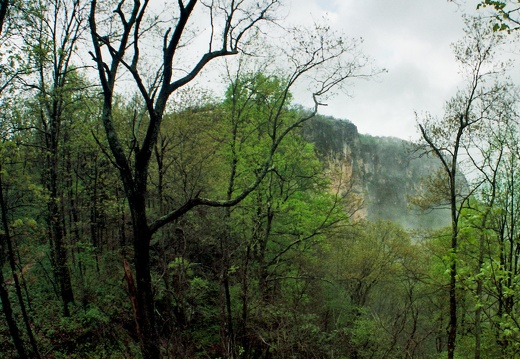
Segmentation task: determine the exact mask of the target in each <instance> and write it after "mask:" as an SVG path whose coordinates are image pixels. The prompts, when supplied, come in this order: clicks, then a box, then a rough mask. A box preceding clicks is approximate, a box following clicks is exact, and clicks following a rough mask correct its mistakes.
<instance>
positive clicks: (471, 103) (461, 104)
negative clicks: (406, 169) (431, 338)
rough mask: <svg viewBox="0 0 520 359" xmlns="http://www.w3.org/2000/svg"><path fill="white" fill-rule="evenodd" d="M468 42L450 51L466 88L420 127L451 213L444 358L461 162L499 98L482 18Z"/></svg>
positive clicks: (453, 311)
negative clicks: (437, 166)
mask: <svg viewBox="0 0 520 359" xmlns="http://www.w3.org/2000/svg"><path fill="white" fill-rule="evenodd" d="M465 31H466V37H465V39H464V40H463V41H461V42H460V43H458V44H456V45H455V46H454V52H455V56H456V57H457V60H458V61H459V63H460V64H461V68H462V72H463V74H464V75H465V76H466V78H465V81H466V82H465V87H464V88H463V89H461V90H460V91H459V92H458V93H457V95H456V96H455V97H453V98H452V99H451V100H450V101H448V103H447V105H446V113H445V116H444V118H443V119H442V120H440V121H435V120H434V119H433V118H431V117H427V118H425V119H423V120H422V121H418V122H419V129H420V132H421V136H422V144H423V146H424V147H423V151H424V152H425V153H432V154H433V155H434V156H435V157H437V158H438V159H439V161H440V162H441V173H442V178H444V179H445V181H446V182H447V185H446V187H445V191H446V192H445V193H444V195H445V198H446V199H447V203H448V206H449V208H450V213H451V245H450V264H449V277H450V281H449V286H448V288H449V323H448V328H447V332H448V342H447V347H448V358H450V359H453V358H454V355H455V343H456V338H457V299H458V298H457V292H456V288H457V252H458V249H459V231H460V226H459V224H460V222H459V220H460V215H461V212H462V210H463V208H464V207H465V206H466V205H467V200H468V198H469V197H470V195H471V194H472V191H473V190H475V188H464V187H466V186H465V180H464V173H463V170H462V169H461V168H460V164H461V161H463V159H467V158H468V156H469V155H470V146H469V144H470V142H471V141H470V140H471V135H472V132H473V131H474V129H475V128H477V127H478V126H479V124H480V123H482V122H484V121H487V120H488V117H487V113H488V112H487V108H489V107H490V106H491V105H492V104H493V103H494V102H495V101H496V100H497V98H498V97H500V95H501V94H502V92H501V91H499V89H500V87H496V86H489V85H487V83H486V82H487V81H488V79H489V78H490V77H493V76H494V75H497V73H498V72H499V71H498V70H497V68H495V67H494V66H493V55H494V51H495V50H496V48H497V46H498V45H499V44H500V36H499V35H498V34H493V33H492V32H490V31H489V29H485V28H484V27H483V26H482V24H481V20H480V19H468V20H467V27H466V30H465Z"/></svg>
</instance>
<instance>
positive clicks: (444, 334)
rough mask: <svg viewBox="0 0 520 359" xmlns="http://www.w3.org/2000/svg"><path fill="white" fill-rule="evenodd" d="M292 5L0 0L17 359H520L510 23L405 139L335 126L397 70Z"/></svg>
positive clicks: (5, 323)
mask: <svg viewBox="0 0 520 359" xmlns="http://www.w3.org/2000/svg"><path fill="white" fill-rule="evenodd" d="M484 3H485V4H486V5H488V6H492V7H493V8H495V11H497V12H498V14H502V15H503V14H504V13H503V11H504V8H505V7H504V6H505V5H504V4H502V3H501V2H490V1H486V2H484ZM501 4H502V5H504V6H501ZM281 5H282V4H281V3H279V2H278V1H277V0H261V1H248V0H245V1H224V0H222V1H206V2H201V3H199V2H197V1H196V0H189V1H181V0H179V1H173V2H171V3H167V4H165V5H164V6H165V7H164V9H163V8H160V9H159V8H156V7H154V6H156V3H155V2H154V4H152V3H149V2H148V1H142V2H140V1H137V0H136V1H103V2H98V1H95V0H92V1H83V0H77V1H69V0H51V1H20V0H0V309H1V316H2V320H1V321H0V357H2V358H146V359H156V358H229V359H231V358H244V359H245V358H251V359H253V358H258V359H261V358H262V359H268V358H445V357H448V358H449V359H453V358H455V357H457V358H469V357H471V358H504V359H505V358H515V357H518V356H519V355H520V324H519V323H520V318H519V315H520V313H519V310H518V301H519V298H518V296H519V293H520V292H519V288H518V286H519V283H520V267H519V259H520V247H519V240H518V239H519V238H520V237H519V235H520V232H519V226H518V225H517V224H518V223H517V218H519V215H520V210H519V208H520V207H519V206H518V203H519V200H518V197H517V196H516V195H517V194H518V193H519V191H518V183H519V182H518V180H517V176H518V171H517V169H518V159H519V158H520V152H519V149H518V142H519V135H518V108H517V102H518V96H517V94H518V90H517V88H516V86H515V84H514V83H512V82H511V81H510V80H509V79H508V78H507V77H506V76H505V70H507V69H508V67H509V66H512V65H510V64H509V63H507V64H502V63H501V62H500V61H498V60H497V57H494V56H493V55H494V54H495V52H496V51H500V47H499V46H500V45H501V44H502V43H503V42H504V41H505V39H506V38H507V31H505V32H500V31H498V30H500V29H502V30H507V29H509V26H514V24H518V22H514V21H513V20H514V18H512V17H511V16H513V15H514V14H515V12H512V13H508V16H507V17H505V16H501V17H499V18H498V20H497V21H502V23H500V22H499V24H497V25H496V26H493V25H492V24H491V25H490V24H489V22H488V21H487V20H486V21H484V20H482V19H473V18H469V17H468V19H467V28H466V36H465V37H464V38H463V39H462V40H461V41H460V42H459V43H457V44H455V45H454V47H453V49H454V52H455V58H456V59H457V61H458V62H459V63H460V66H461V76H462V81H463V85H462V86H461V88H460V90H459V91H458V92H457V93H455V94H454V95H453V98H451V99H447V102H446V105H445V115H444V116H442V117H441V118H436V117H435V116H432V115H429V114H427V113H426V114H421V115H417V118H416V120H417V124H418V131H419V133H418V140H417V141H416V142H415V143H408V142H405V141H402V140H398V139H395V138H382V137H371V136H369V135H360V134H358V132H357V129H356V127H355V126H354V125H353V124H351V123H350V122H348V121H341V120H337V119H334V118H330V117H323V116H321V115H319V111H320V110H321V109H322V108H323V106H324V105H325V104H326V100H327V99H328V98H330V96H332V95H334V94H337V93H338V92H339V93H341V90H342V89H346V88H349V86H350V85H351V83H352V80H354V79H356V78H363V79H366V78H370V77H372V76H374V75H377V74H379V73H380V72H381V70H379V69H377V68H374V67H373V66H372V63H371V62H370V60H369V59H368V58H367V57H366V56H365V55H363V54H362V51H361V48H360V46H361V41H360V40H359V39H355V38H354V39H351V38H348V37H345V36H343V35H342V34H338V33H335V32H334V31H332V30H331V28H330V27H329V26H327V24H323V23H322V24H320V23H316V24H315V25H314V26H313V27H307V26H306V27H299V28H298V27H295V28H293V27H290V26H289V24H284V23H283V22H282V21H279V17H278V15H279V14H280V13H281V12H282V11H283V8H282V7H281ZM511 21H513V22H511ZM282 25H283V26H282ZM493 27H494V30H495V31H493ZM275 34H276V36H274V35H275ZM274 39H276V41H275V40H274ZM201 43H202V45H201ZM217 78H218V79H219V80H217ZM216 81H221V82H222V83H223V84H224V86H223V89H222V90H218V89H215V88H213V89H209V88H208V87H209V86H208V87H206V86H205V85H208V84H211V83H212V82H216ZM219 91H220V92H219ZM296 92H298V93H299V95H301V93H302V92H305V94H306V95H307V96H308V98H309V101H310V102H309V103H311V104H313V105H312V106H311V107H310V108H305V109H304V108H303V107H302V106H301V105H299V104H297V103H296V102H295V101H294V99H293V93H296ZM345 117H346V118H348V117H349V115H348V114H345Z"/></svg>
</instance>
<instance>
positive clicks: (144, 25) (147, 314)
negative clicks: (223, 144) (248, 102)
mask: <svg viewBox="0 0 520 359" xmlns="http://www.w3.org/2000/svg"><path fill="white" fill-rule="evenodd" d="M279 5H280V4H279V1H278V0H261V1H225V0H214V1H204V2H202V1H201V2H198V1H196V0H189V1H182V0H179V1H177V2H173V3H168V4H166V5H165V9H166V10H165V11H163V12H162V13H161V14H154V13H153V9H152V8H150V3H149V1H143V2H140V1H138V0H135V1H133V2H130V3H127V2H125V1H120V2H118V3H117V4H113V6H114V10H113V12H109V11H108V9H107V8H103V7H104V6H105V4H103V5H101V4H100V3H98V1H96V0H93V1H92V2H91V11H90V28H91V34H92V44H93V51H92V53H91V55H92V58H93V60H94V61H95V63H96V65H97V70H98V74H99V79H100V82H101V86H102V90H103V114H102V120H103V124H104V127H105V131H106V135H107V139H108V142H109V146H110V150H111V153H112V156H113V160H114V163H115V164H116V166H117V168H118V170H119V172H120V176H121V180H122V182H123V184H124V188H125V193H126V197H127V200H128V204H129V207H130V212H131V218H132V227H133V236H134V237H133V248H134V265H135V275H136V282H137V291H136V296H137V298H136V299H137V300H136V303H137V308H136V316H137V318H136V321H137V323H138V336H139V340H140V344H141V349H142V352H143V356H144V357H145V358H158V357H160V343H159V339H158V336H157V335H156V329H155V313H154V304H153V303H154V301H153V290H152V285H151V268H150V253H149V251H150V240H151V238H152V236H153V234H154V233H156V232H157V231H158V230H159V229H160V228H162V227H163V226H165V225H167V224H168V223H171V222H173V221H175V220H176V219H178V218H179V217H181V216H183V215H184V214H185V213H187V212H188V211H190V210H191V209H193V208H194V207H196V206H201V205H205V206H214V207H229V206H233V205H236V204H237V203H239V202H240V201H242V200H243V199H244V198H245V197H246V196H247V195H248V194H250V193H251V192H252V191H253V190H254V189H255V188H256V187H257V186H258V185H259V183H260V182H261V181H262V179H263V178H264V177H265V176H266V175H267V173H269V172H270V171H271V170H272V163H273V156H274V154H275V152H276V150H277V148H278V146H279V144H280V142H281V141H282V140H283V138H284V137H285V136H286V135H287V134H288V133H289V132H290V131H291V130H292V129H294V128H295V127H297V126H299V125H300V124H302V123H303V122H305V121H307V120H308V119H310V118H312V116H313V115H314V113H315V112H316V111H317V108H318V105H319V102H318V101H319V99H320V97H321V96H323V95H325V94H327V93H328V92H329V91H330V90H332V89H333V88H336V87H338V86H339V85H341V83H342V81H343V80H345V79H346V78H349V77H354V76H359V75H361V74H360V69H361V68H362V67H363V66H364V65H366V61H365V58H364V57H362V56H360V55H359V53H358V52H357V43H355V42H354V43H350V42H346V41H344V40H343V39H341V38H334V37H331V33H330V30H329V29H328V28H325V27H321V28H320V27H318V28H317V29H315V31H311V32H306V33H303V34H302V32H301V30H300V31H293V32H289V33H287V35H288V36H287V37H286V38H290V39H291V42H290V47H285V48H284V49H283V50H282V49H280V50H279V51H280V52H279V53H276V54H273V53H271V54H264V55H267V56H271V57H276V56H279V55H280V56H285V59H286V60H287V62H286V63H287V64H288V70H287V73H288V74H289V75H288V76H287V78H286V86H285V90H284V93H285V94H284V97H283V98H282V101H281V102H280V104H279V107H278V109H277V111H275V112H273V116H274V117H273V120H272V121H271V123H272V127H271V131H270V132H269V133H268V134H267V135H268V136H269V138H270V141H271V145H270V149H269V151H268V153H267V154H266V155H265V158H264V159H263V161H262V165H261V166H260V168H258V169H257V170H256V171H255V177H254V180H252V182H251V183H250V184H249V185H248V186H246V187H245V188H243V190H242V191H241V192H240V193H236V194H234V195H233V197H232V198H225V199H210V198H205V197H203V196H202V195H201V193H195V194H194V195H193V196H191V197H190V198H188V199H187V200H185V201H184V203H183V204H182V205H180V206H179V207H177V208H176V209H174V210H172V211H170V212H169V213H164V214H162V215H161V216H159V217H158V218H149V212H148V210H147V207H146V196H147V186H148V168H149V164H150V158H151V155H152V153H153V149H154V148H155V145H156V143H157V139H158V134H159V132H160V129H161V123H162V121H163V117H164V114H165V111H166V109H167V104H168V101H169V100H170V98H171V96H172V94H174V93H175V92H176V91H177V90H178V89H180V88H181V87H183V86H185V85H186V84H188V83H190V82H192V81H193V80H195V79H196V78H198V77H201V74H202V72H201V71H202V70H203V69H204V68H205V67H207V65H208V64H209V63H210V62H212V61H213V60H215V59H218V58H222V57H228V56H232V55H236V54H239V53H241V52H244V51H245V49H246V48H247V44H248V42H249V41H250V40H251V39H252V37H253V36H262V32H258V31H256V30H257V29H258V28H259V27H260V26H261V25H263V24H264V25H267V24H271V23H272V22H273V21H274V15H275V14H276V11H278V8H279ZM103 16H104V17H103ZM164 24H166V28H165V29H164V30H162V36H160V37H161V38H160V39H159V42H158V44H157V45H156V47H154V43H153V40H154V37H153V33H154V31H155V33H157V32H158V31H159V30H160V29H161V26H163V25H164ZM205 25H206V26H207V27H206V28H205V30H202V31H201V34H199V35H198V36H197V37H196V39H195V38H194V36H193V34H194V31H196V30H195V29H194V27H197V26H198V27H203V29H204V26H205ZM199 32H200V31H199ZM305 35H308V36H305ZM203 36H206V37H205V40H204V41H205V49H204V47H202V49H203V50H202V51H200V49H201V47H197V44H196V42H198V41H200V38H201V37H203ZM195 40H196V41H195ZM271 40H272V39H271ZM158 48H160V52H161V54H160V56H159V57H160V59H161V60H160V61H158V63H157V64H153V61H152V58H151V57H150V56H147V54H146V51H148V50H147V49H149V50H150V51H153V49H158ZM196 53H198V55H193V54H196ZM153 65H155V67H154V66H153ZM183 66H184V67H183ZM150 69H152V70H150ZM147 71H148V72H147ZM150 71H151V73H152V76H151V79H152V80H151V81H149V82H147V81H146V78H147V74H150ZM304 75H312V79H311V81H310V83H311V84H313V85H314V86H315V87H314V90H312V95H313V98H314V100H315V107H314V111H313V112H312V113H311V114H310V115H309V116H304V117H301V118H298V119H297V120H295V121H293V122H291V123H290V124H287V123H284V121H282V118H281V117H280V113H281V112H282V109H283V107H284V105H285V103H286V101H287V99H288V94H289V89H290V88H291V87H293V86H294V85H295V83H296V82H297V81H299V80H301V79H303V78H304ZM124 76H129V77H130V78H131V79H132V82H133V84H134V85H135V87H136V88H137V91H138V93H139V94H140V96H141V98H142V101H143V103H144V106H145V108H146V113H147V124H146V127H145V130H144V135H143V136H142V138H140V139H138V138H137V137H138V136H136V138H135V140H136V141H135V145H133V146H132V148H131V150H130V153H127V152H126V151H125V147H124V145H123V143H122V142H121V140H120V138H121V136H120V135H121V132H120V130H118V128H117V126H116V125H115V123H114V118H113V111H114V95H115V93H116V91H117V90H118V87H117V86H118V80H119V79H120V78H124Z"/></svg>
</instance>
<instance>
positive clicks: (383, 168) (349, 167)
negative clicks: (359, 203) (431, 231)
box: [303, 116, 449, 228]
mask: <svg viewBox="0 0 520 359" xmlns="http://www.w3.org/2000/svg"><path fill="white" fill-rule="evenodd" d="M303 134H304V136H305V138H307V140H308V141H310V142H312V143H313V144H314V145H315V148H316V151H317V152H318V155H319V156H320V158H321V159H322V160H323V161H326V162H327V163H328V164H329V165H335V166H337V167H340V168H342V171H343V173H344V175H345V176H344V177H345V178H349V179H350V180H351V181H352V185H353V186H352V188H353V191H354V192H355V193H356V194H357V195H358V196H360V197H361V198H362V199H363V210H362V211H360V212H359V214H360V215H361V216H365V217H367V218H368V219H371V220H374V219H384V220H391V221H394V222H397V223H400V224H402V225H403V226H405V227H407V228H437V227H441V226H445V225H448V223H449V214H448V213H446V212H445V211H434V212H431V213H428V214H425V213H421V212H420V211H418V210H417V209H415V208H413V206H411V205H410V204H409V203H408V198H409V197H410V196H414V195H416V192H417V190H418V188H419V182H420V179H421V178H422V177H425V176H428V175H429V174H431V173H432V172H434V171H436V170H437V168H438V166H439V164H438V163H437V162H436V161H435V160H434V159H431V158H425V157H423V158H417V156H415V155H414V154H413V153H412V150H411V143H409V142H407V141H404V140H400V139H397V138H391V137H372V136H368V135H361V134H359V133H358V131H357V128H356V126H355V125H354V124H352V123H351V122H349V121H344V120H337V119H334V118H331V117H322V116H318V117H317V118H316V119H314V120H312V121H310V122H308V123H307V124H306V125H305V127H304V129H303ZM359 214H358V215H359Z"/></svg>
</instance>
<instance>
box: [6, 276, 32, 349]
mask: <svg viewBox="0 0 520 359" xmlns="http://www.w3.org/2000/svg"><path fill="white" fill-rule="evenodd" d="M0 300H1V301H2V309H3V312H4V316H5V320H6V322H7V326H8V328H9V333H10V334H11V338H12V339H13V343H14V346H15V348H16V351H17V352H18V356H19V357H20V358H28V356H27V354H26V352H25V347H24V344H23V340H22V337H21V335H20V330H19V329H18V325H17V324H16V321H15V320H14V317H13V309H12V307H11V301H10V299H9V293H8V291H7V287H6V285H5V280H4V274H3V272H2V270H1V269H0Z"/></svg>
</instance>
